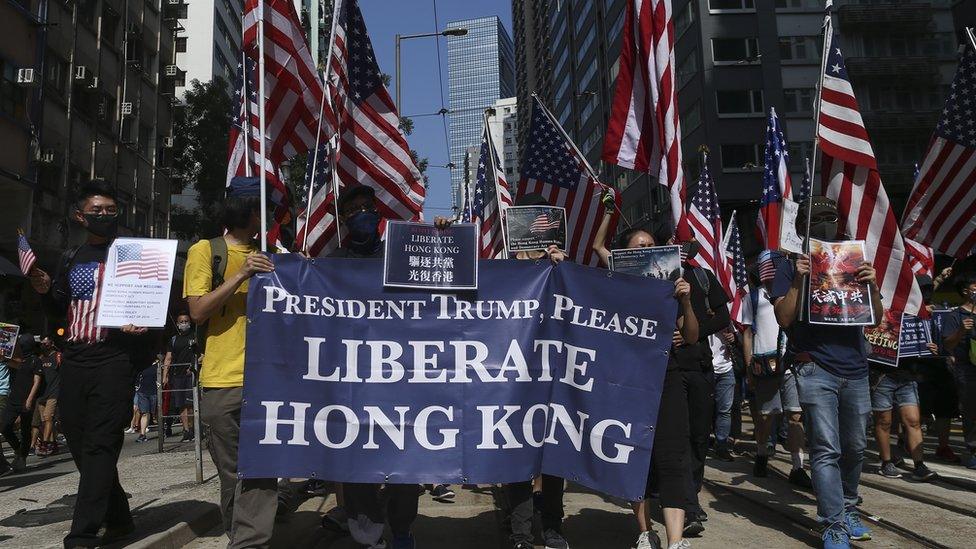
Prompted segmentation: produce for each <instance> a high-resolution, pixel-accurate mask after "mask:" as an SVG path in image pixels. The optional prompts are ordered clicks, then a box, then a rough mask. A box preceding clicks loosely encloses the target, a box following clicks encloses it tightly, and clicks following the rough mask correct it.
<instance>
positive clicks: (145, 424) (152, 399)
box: [136, 362, 162, 442]
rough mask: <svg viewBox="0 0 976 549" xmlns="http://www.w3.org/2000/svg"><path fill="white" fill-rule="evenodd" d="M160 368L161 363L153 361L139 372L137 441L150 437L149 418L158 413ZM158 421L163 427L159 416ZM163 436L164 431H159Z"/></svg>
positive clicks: (143, 440) (144, 440)
mask: <svg viewBox="0 0 976 549" xmlns="http://www.w3.org/2000/svg"><path fill="white" fill-rule="evenodd" d="M158 370H159V363H158V362H152V363H150V364H149V366H146V367H145V368H143V369H141V370H140V371H139V374H138V379H139V384H138V385H137V386H136V406H137V407H138V408H139V436H138V437H136V442H146V441H147V440H148V437H149V420H150V418H152V416H154V415H157V412H156V405H157V404H158V402H157V400H156V399H157V394H158V393H157V390H158V389H159V385H158V383H157V378H156V375H157V372H158ZM156 423H157V424H159V425H157V427H159V428H161V427H162V425H161V422H160V421H159V418H158V417H157V418H156ZM159 434H160V436H162V432H160V433H159Z"/></svg>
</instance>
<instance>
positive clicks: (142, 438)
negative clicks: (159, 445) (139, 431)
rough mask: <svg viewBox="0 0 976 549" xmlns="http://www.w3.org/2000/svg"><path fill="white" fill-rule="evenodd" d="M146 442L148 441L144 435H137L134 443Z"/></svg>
mask: <svg viewBox="0 0 976 549" xmlns="http://www.w3.org/2000/svg"><path fill="white" fill-rule="evenodd" d="M147 440H149V439H148V438H146V435H139V436H138V437H137V438H136V442H146V441H147Z"/></svg>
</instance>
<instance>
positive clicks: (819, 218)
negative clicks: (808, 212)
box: [810, 213, 837, 223]
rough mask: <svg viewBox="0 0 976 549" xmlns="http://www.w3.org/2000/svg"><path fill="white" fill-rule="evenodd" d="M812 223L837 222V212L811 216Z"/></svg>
mask: <svg viewBox="0 0 976 549" xmlns="http://www.w3.org/2000/svg"><path fill="white" fill-rule="evenodd" d="M810 222H811V223H837V214H835V213H825V214H820V215H815V216H813V217H811V218H810Z"/></svg>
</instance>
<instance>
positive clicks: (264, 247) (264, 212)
mask: <svg viewBox="0 0 976 549" xmlns="http://www.w3.org/2000/svg"><path fill="white" fill-rule="evenodd" d="M264 1H265V0H258V78H259V79H260V80H258V95H259V96H260V97H259V98H258V99H259V104H258V105H259V106H258V108H259V109H260V112H259V113H258V115H259V118H258V119H259V120H260V124H261V136H260V137H261V164H260V165H259V166H258V169H259V170H260V171H261V231H260V235H261V251H262V252H267V251H268V237H267V234H268V233H267V230H268V192H267V185H268V181H267V179H268V170H267V169H265V165H266V162H267V140H266V139H265V131H266V129H267V121H266V120H265V118H267V116H266V114H267V113H266V112H265V98H264V92H265V82H264V81H265V77H264Z"/></svg>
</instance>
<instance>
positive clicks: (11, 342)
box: [0, 322, 20, 358]
mask: <svg viewBox="0 0 976 549" xmlns="http://www.w3.org/2000/svg"><path fill="white" fill-rule="evenodd" d="M18 334H20V326H17V325H16V324H7V323H6V322H0V358H10V357H12V356H14V347H16V346H17V335H18Z"/></svg>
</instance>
